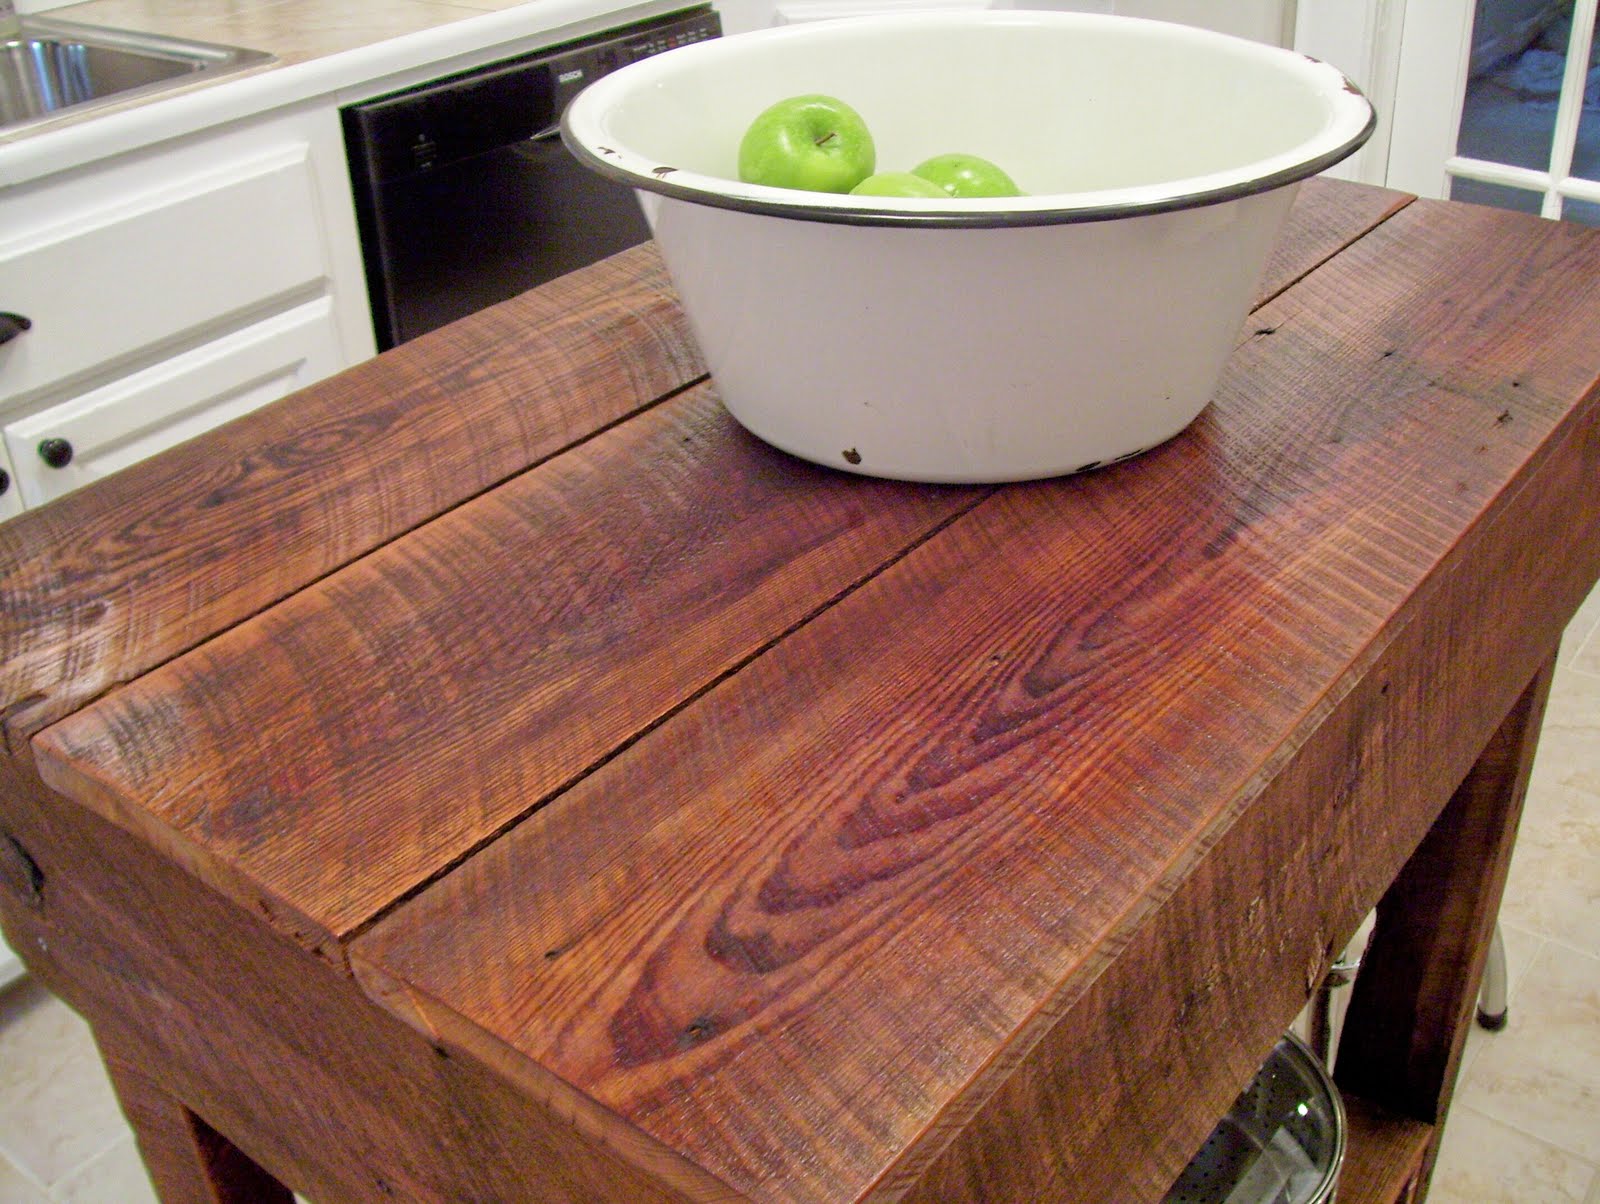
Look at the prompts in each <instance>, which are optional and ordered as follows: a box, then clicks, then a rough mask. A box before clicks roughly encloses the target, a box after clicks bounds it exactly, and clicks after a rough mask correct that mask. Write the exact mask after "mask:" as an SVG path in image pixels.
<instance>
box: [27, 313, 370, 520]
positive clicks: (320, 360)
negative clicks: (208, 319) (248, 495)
mask: <svg viewBox="0 0 1600 1204" xmlns="http://www.w3.org/2000/svg"><path fill="white" fill-rule="evenodd" d="M331 308H332V306H331V303H330V302H329V300H328V299H327V298H326V297H321V298H318V299H317V300H315V301H311V302H308V303H306V304H304V305H300V306H297V307H296V308H294V309H292V310H289V311H288V312H287V313H283V314H278V315H275V316H273V317H271V318H268V319H266V320H264V321H261V322H254V323H252V324H251V325H249V326H248V327H246V328H245V329H243V330H240V331H237V332H235V333H233V334H229V335H226V336H224V337H222V338H219V339H215V340H212V341H211V342H208V343H206V344H205V345H204V346H202V347H199V348H196V349H195V350H193V351H190V352H186V353H184V354H182V355H177V356H173V357H172V358H170V359H167V360H163V361H161V362H160V363H158V364H156V365H154V366H153V367H150V368H147V369H145V370H144V371H142V372H135V373H133V374H131V375H129V376H126V377H123V378H122V379H120V380H117V381H115V382H114V383H112V384H109V385H106V386H104V387H103V388H99V389H93V390H90V391H89V392H87V393H84V394H82V395H80V396H77V397H74V398H72V399H71V400H70V401H66V402H63V403H61V404H60V405H57V406H51V407H48V408H46V409H43V410H39V411H37V412H35V413H29V414H27V415H25V416H24V417H22V418H18V419H16V420H15V421H12V422H8V423H6V424H5V426H4V428H3V436H4V443H5V450H6V451H7V452H8V453H9V454H10V457H11V462H12V463H13V464H15V465H16V466H17V472H16V476H17V485H18V487H19V490H20V493H21V499H20V500H21V505H25V506H38V505H40V504H42V503H44V502H47V501H49V500H50V499H51V498H54V497H59V496H61V495H62V494H63V493H66V492H68V491H69V490H72V489H76V488H77V487H78V486H79V485H83V484H87V483H88V482H89V481H92V480H93V479H94V478H96V477H102V476H105V475H106V474H107V473H110V472H115V471H117V469H119V468H126V467H127V466H128V465H130V464H132V463H134V462H135V461H138V460H142V459H144V458H145V457H146V456H151V455H154V454H155V453H156V452H158V451H161V450H162V449H163V448H166V447H170V446H171V445H173V444H174V443H177V442H179V441H180V440H183V439H187V438H189V437H190V436H192V435H198V434H200V433H201V432H202V431H205V430H208V429H210V428H211V427H213V426H216V425H218V424H219V423H222V422H226V421H227V420H228V419H230V418H235V417H237V416H239V415H240V414H244V413H247V412H248V411H250V410H253V409H255V408H256V407H257V406H260V405H265V404H266V403H267V402H269V401H275V400H276V399H277V398H279V397H283V396H285V395H286V394H288V393H290V392H292V391H293V390H295V389H298V388H300V387H301V386H302V385H307V384H310V383H311V382H312V381H314V380H319V379H321V378H322V377H324V376H329V375H331V374H332V373H334V372H337V371H338V370H339V369H340V368H341V367H343V366H344V362H343V356H342V355H341V353H340V349H339V345H338V341H337V339H336V338H335V337H334V333H333V325H334V324H333V322H332V321H331V319H330V311H331Z"/></svg>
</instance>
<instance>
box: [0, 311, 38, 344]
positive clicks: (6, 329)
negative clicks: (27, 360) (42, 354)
mask: <svg viewBox="0 0 1600 1204" xmlns="http://www.w3.org/2000/svg"><path fill="white" fill-rule="evenodd" d="M32 326H33V323H32V322H30V321H28V319H27V318H24V317H23V316H22V315H21V314H8V313H3V312H0V343H9V342H10V341H11V340H12V339H14V338H16V337H17V336H18V335H19V334H21V333H22V332H23V331H24V330H28V329H29V328H31V327H32Z"/></svg>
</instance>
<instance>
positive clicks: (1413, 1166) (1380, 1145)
mask: <svg viewBox="0 0 1600 1204" xmlns="http://www.w3.org/2000/svg"><path fill="white" fill-rule="evenodd" d="M1344 1109H1345V1115H1346V1117H1347V1118H1348V1120H1349V1129H1348V1133H1349V1144H1348V1147H1347V1150H1346V1153H1345V1160H1344V1170H1343V1171H1342V1172H1341V1174H1340V1176H1339V1204H1412V1201H1414V1200H1415V1199H1416V1196H1415V1195H1414V1194H1413V1193H1414V1191H1415V1186H1416V1180H1417V1174H1418V1172H1419V1171H1420V1170H1421V1168H1422V1161H1423V1158H1424V1156H1425V1155H1426V1154H1427V1152H1428V1147H1429V1145H1430V1143H1431V1142H1432V1141H1433V1139H1434V1135H1435V1126H1434V1125H1430V1124H1427V1123H1425V1122H1423V1121H1420V1120H1412V1119H1410V1118H1409V1117H1404V1116H1396V1115H1395V1114H1394V1113H1392V1112H1389V1111H1387V1110H1385V1109H1383V1108H1381V1107H1379V1106H1378V1105H1377V1104H1372V1103H1369V1102H1367V1101H1366V1100H1364V1099H1362V1098H1361V1097H1360V1096H1356V1095H1351V1094H1349V1093H1348V1092H1346V1093H1345V1095H1344Z"/></svg>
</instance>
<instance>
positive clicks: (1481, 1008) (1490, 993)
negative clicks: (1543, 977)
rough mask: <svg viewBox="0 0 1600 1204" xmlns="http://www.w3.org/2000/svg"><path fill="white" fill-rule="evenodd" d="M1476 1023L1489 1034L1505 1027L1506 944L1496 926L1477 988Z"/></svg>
mask: <svg viewBox="0 0 1600 1204" xmlns="http://www.w3.org/2000/svg"><path fill="white" fill-rule="evenodd" d="M1478 1023H1479V1024H1480V1025H1481V1026H1482V1027H1484V1028H1486V1029H1488V1030H1490V1031H1491V1032H1495V1031H1498V1030H1499V1029H1502V1028H1504V1027H1505V1026H1506V944H1505V940H1504V938H1502V937H1501V935H1500V925H1498V924H1496V925H1495V926H1494V934H1493V935H1492V936H1491V937H1490V938H1489V957H1488V960H1487V961H1486V962H1484V964H1483V984H1482V986H1480V987H1479V988H1478Z"/></svg>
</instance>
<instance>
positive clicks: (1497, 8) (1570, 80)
mask: <svg viewBox="0 0 1600 1204" xmlns="http://www.w3.org/2000/svg"><path fill="white" fill-rule="evenodd" d="M1595 22H1596V0H1477V5H1476V10H1475V13H1474V17H1473V28H1472V38H1471V51H1470V59H1469V63H1468V67H1467V78H1466V95H1465V97H1464V100H1463V103H1462V109H1461V121H1460V125H1459V127H1458V130H1457V135H1456V148H1455V155H1454V156H1453V157H1452V158H1451V159H1450V160H1449V161H1448V162H1447V163H1446V165H1445V167H1446V171H1447V172H1448V174H1449V176H1450V190H1449V195H1450V196H1451V197H1452V198H1453V199H1456V200H1463V201H1473V202H1477V203H1479V204H1488V205H1498V206H1501V207H1504V208H1510V209H1520V210H1527V211H1530V212H1534V213H1543V214H1544V215H1545V216H1546V217H1562V216H1567V217H1569V218H1572V219H1574V220H1579V221H1583V220H1587V219H1588V218H1590V217H1591V216H1592V211H1593V210H1594V208H1595V202H1600V67H1596V65H1595V64H1596V61H1597V57H1596V56H1597V54H1600V50H1597V48H1596V46H1595V44H1594V37H1593V32H1594V27H1595ZM1575 56H1576V57H1575Z"/></svg>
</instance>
